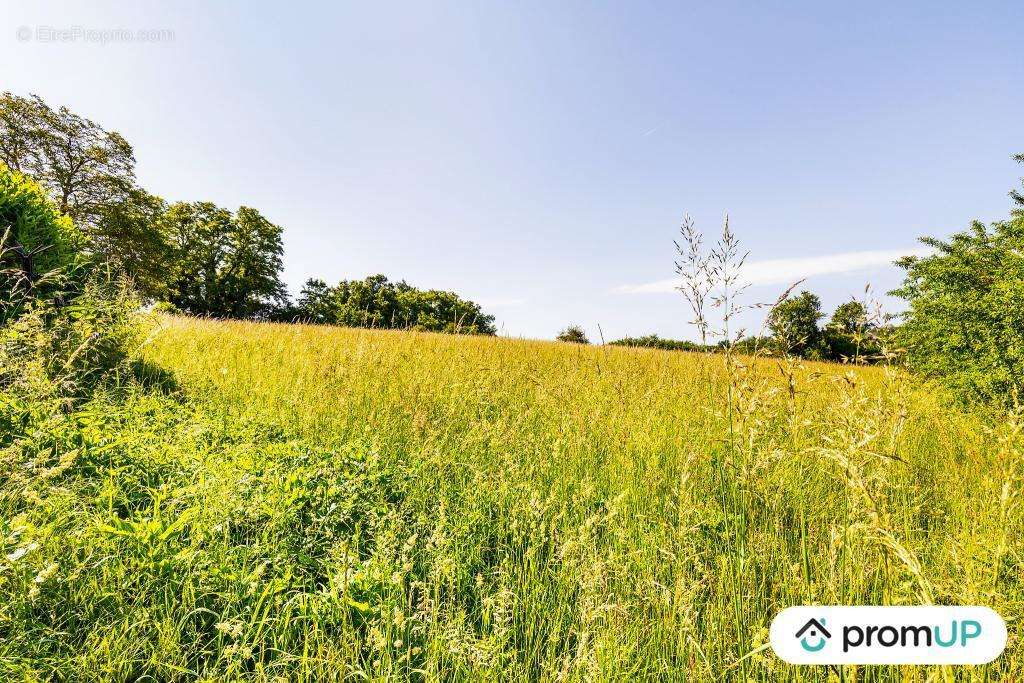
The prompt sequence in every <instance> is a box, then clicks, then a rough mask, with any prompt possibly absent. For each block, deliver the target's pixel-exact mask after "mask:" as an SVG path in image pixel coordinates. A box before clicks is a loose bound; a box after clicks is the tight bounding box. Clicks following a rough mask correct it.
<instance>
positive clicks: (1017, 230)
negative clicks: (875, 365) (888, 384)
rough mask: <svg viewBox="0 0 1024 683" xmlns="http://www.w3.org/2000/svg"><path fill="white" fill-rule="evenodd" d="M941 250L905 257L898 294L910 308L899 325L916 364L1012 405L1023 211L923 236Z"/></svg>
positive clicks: (1023, 314)
mask: <svg viewBox="0 0 1024 683" xmlns="http://www.w3.org/2000/svg"><path fill="white" fill-rule="evenodd" d="M921 241H922V242H923V243H925V244H927V245H929V246H931V247H934V248H935V250H936V253H935V254H933V255H931V256H927V257H924V258H916V257H906V258H904V259H901V260H900V261H899V262H898V263H899V265H900V266H901V267H902V268H904V269H905V270H906V271H907V275H906V279H905V280H904V282H903V286H902V287H901V288H899V289H897V290H895V291H894V292H892V293H893V294H894V295H896V296H899V297H902V298H904V299H906V300H907V302H908V303H909V305H910V308H909V310H908V311H907V312H906V313H905V314H904V322H903V324H902V325H901V326H899V327H898V328H897V329H896V333H895V334H896V340H897V342H898V343H899V344H900V345H901V346H902V347H903V348H904V349H905V350H906V359H907V362H908V364H909V365H910V367H911V368H913V369H915V370H917V371H919V372H921V373H922V374H924V375H925V376H927V377H932V378H936V379H938V380H941V381H942V382H943V383H944V384H946V385H947V386H949V387H950V388H951V389H952V390H953V391H954V392H955V393H956V395H957V396H959V397H960V398H962V399H964V400H966V401H972V402H975V401H977V402H986V403H994V404H997V405H1002V406H1012V405H1014V404H1016V403H1019V401H1020V399H1021V398H1022V395H1021V390H1022V385H1024V306H1022V305H1021V302H1022V301H1024V216H1017V217H1015V218H1013V219H1011V220H1008V221H1003V222H997V223H993V224H992V225H991V226H989V227H986V226H985V225H984V224H982V223H980V222H975V223H974V224H973V225H972V226H971V229H970V230H968V231H965V232H960V233H957V234H955V235H953V236H952V237H951V238H950V239H949V240H948V241H941V240H938V239H934V238H927V237H926V238H922V240H921Z"/></svg>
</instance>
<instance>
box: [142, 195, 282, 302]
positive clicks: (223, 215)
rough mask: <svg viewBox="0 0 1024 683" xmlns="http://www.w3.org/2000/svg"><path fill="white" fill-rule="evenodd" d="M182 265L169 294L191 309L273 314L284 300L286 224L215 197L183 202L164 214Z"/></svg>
mask: <svg viewBox="0 0 1024 683" xmlns="http://www.w3.org/2000/svg"><path fill="white" fill-rule="evenodd" d="M161 229H162V230H164V231H166V234H167V235H168V236H169V238H170V240H171V243H172V245H173V249H174V255H175V260H176V262H177V264H178V267H177V269H176V271H175V273H174V277H173V279H172V280H171V282H170V284H169V286H168V299H169V301H170V302H171V303H172V304H174V305H175V306H177V307H179V308H180V309H182V310H184V311H188V312H189V313H194V314H198V315H211V316H215V317H225V318H252V317H259V316H264V317H265V316H269V315H271V314H272V313H273V312H274V311H275V310H276V309H277V308H278V307H280V306H281V305H282V304H283V303H284V301H285V288H284V284H283V283H282V282H281V279H280V273H281V269H282V262H281V257H282V254H283V253H284V247H283V245H282V243H281V227H280V226H279V225H275V224H273V223H271V222H270V221H268V220H267V219H266V218H264V217H263V216H262V215H260V213H259V212H258V211H256V209H252V208H249V207H246V206H243V207H241V208H240V209H239V210H238V211H237V212H236V213H235V214H233V215H232V213H231V212H230V211H228V210H227V209H222V208H220V207H218V206H215V205H214V204H211V203H210V202H193V203H184V202H179V203H177V204H174V205H172V206H171V207H170V208H169V209H168V210H167V212H166V214H165V215H164V218H163V220H162V225H161Z"/></svg>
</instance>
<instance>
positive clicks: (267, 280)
mask: <svg viewBox="0 0 1024 683" xmlns="http://www.w3.org/2000/svg"><path fill="white" fill-rule="evenodd" d="M0 163H3V164H4V165H6V166H7V167H8V168H10V169H11V170H13V171H15V172H18V173H23V174H25V175H27V176H29V177H31V178H32V179H34V180H35V181H36V182H37V183H39V185H40V186H41V187H42V188H43V189H44V190H45V192H46V193H47V195H48V196H49V198H50V199H51V200H52V201H53V203H54V204H55V206H56V209H57V210H58V211H59V212H60V213H61V214H65V215H67V216H68V217H70V219H71V220H72V222H73V223H74V225H75V226H76V227H77V229H78V230H80V231H81V232H82V233H83V236H84V238H85V239H86V243H85V244H84V245H83V249H84V250H85V251H88V252H90V253H92V254H94V255H95V256H97V257H98V258H99V259H100V260H102V261H103V262H105V263H106V264H108V265H109V267H111V268H114V269H116V270H118V271H119V272H121V273H123V274H124V275H126V276H127V277H129V278H130V279H131V281H132V282H133V285H134V287H135V289H136V290H137V291H138V293H139V294H140V295H141V296H142V297H143V298H144V299H145V300H147V301H149V302H152V303H156V302H159V303H161V304H162V305H164V306H166V307H168V308H170V309H171V310H179V311H183V312H187V313H191V314H195V315H208V316H214V317H223V318H255V319H269V320H289V321H294V320H300V321H308V322H324V323H337V324H343V325H353V326H366V327H406V328H414V329H421V330H427V331H438V332H453V333H467V334H494V333H495V328H494V318H493V316H488V315H486V314H484V313H483V312H482V311H481V309H480V306H478V305H477V304H475V303H473V302H471V301H467V300H465V299H462V298H460V297H459V296H458V295H457V294H455V293H453V292H446V291H440V290H433V289H431V290H421V289H417V288H415V287H412V286H411V285H409V284H407V283H405V282H404V281H403V282H398V283H391V282H388V281H387V278H385V277H384V276H382V275H374V276H371V277H368V278H366V279H365V280H363V281H347V280H346V281H342V282H340V283H338V285H336V286H334V287H328V286H327V285H326V284H325V283H323V281H321V280H316V279H312V280H310V281H308V282H307V283H306V287H305V288H304V289H303V293H302V296H301V297H300V298H299V299H298V300H297V301H294V302H293V301H291V300H290V298H289V296H288V292H287V289H286V288H285V285H284V283H283V282H282V280H281V272H282V269H283V260H282V259H283V256H284V246H283V243H282V239H281V235H282V228H281V226H280V225H277V224H275V223H273V222H271V221H270V220H268V219H267V218H266V217H265V216H263V215H262V214H261V213H260V212H259V211H258V210H257V209H255V208H252V207H248V206H242V207H239V208H238V209H237V210H236V211H231V210H229V209H225V208H223V207H219V206H217V205H215V204H213V203H211V202H206V201H194V202H185V201H179V202H173V203H168V202H167V201H166V200H164V199H163V198H161V197H159V196H156V195H154V194H152V193H150V192H148V191H146V190H145V189H144V188H143V187H141V186H140V185H139V183H138V182H137V180H136V177H135V156H134V150H133V148H132V146H131V145H130V144H129V143H128V141H127V140H125V139H124V138H123V137H122V136H121V135H120V134H118V133H117V132H113V131H108V130H106V129H104V128H103V127H102V126H100V125H99V124H97V123H96V122H94V121H92V120H90V119H88V118H85V117H83V116H80V115H78V114H76V113H74V112H72V111H70V110H69V109H67V108H66V107H58V108H56V109H54V108H52V107H50V106H49V105H48V104H47V103H46V102H44V101H43V100H42V99H41V98H39V97H37V96H35V95H32V96H29V97H20V96H17V95H14V94H12V93H10V92H5V93H3V95H2V96H0ZM17 239H18V235H15V234H14V233H11V234H9V235H8V236H7V237H6V238H5V240H7V241H10V242H12V245H11V247H12V248H16V247H15V246H14V242H17ZM19 244H20V243H19ZM6 246H8V245H7V244H6V242H5V247H6ZM22 246H23V245H22ZM24 254H25V255H24V259H23V260H24V264H23V265H24V267H25V268H27V269H29V270H34V269H37V268H39V267H41V264H37V263H35V262H36V261H40V260H42V261H45V260H46V258H45V257H44V256H42V255H41V254H37V253H31V252H30V251H29V250H25V252H24Z"/></svg>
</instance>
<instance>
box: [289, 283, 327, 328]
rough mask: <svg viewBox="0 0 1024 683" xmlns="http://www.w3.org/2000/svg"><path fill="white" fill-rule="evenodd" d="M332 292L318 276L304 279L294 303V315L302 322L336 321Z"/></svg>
mask: <svg viewBox="0 0 1024 683" xmlns="http://www.w3.org/2000/svg"><path fill="white" fill-rule="evenodd" d="M333 293H334V290H333V288H332V287H331V286H330V285H328V284H327V283H326V282H324V281H323V280H321V279H319V278H310V279H308V280H306V284H304V285H303V286H302V291H301V292H300V293H299V300H298V301H297V302H296V304H295V309H296V310H295V312H294V314H295V316H296V317H297V318H299V319H300V320H302V321H303V322H310V323H321V324H323V323H326V324H332V323H337V322H338V320H337V316H336V315H335V311H334V302H333Z"/></svg>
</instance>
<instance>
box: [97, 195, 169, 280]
mask: <svg viewBox="0 0 1024 683" xmlns="http://www.w3.org/2000/svg"><path fill="white" fill-rule="evenodd" d="M166 211H167V203H166V202H164V200H163V199H161V198H160V197H157V196H155V195H151V194H149V193H148V192H146V191H145V190H143V189H142V188H138V187H136V188H132V189H131V190H129V191H128V193H127V194H126V195H125V197H124V198H123V199H122V200H120V201H117V202H113V203H110V204H107V205H105V206H103V207H102V208H101V212H100V215H99V217H98V218H97V221H96V223H95V225H94V226H93V229H92V238H93V244H94V245H95V247H96V249H97V250H98V251H99V253H101V254H103V255H105V256H106V257H107V259H108V260H109V261H110V262H111V263H113V264H114V265H115V266H117V267H118V268H119V269H120V270H121V271H123V272H124V273H126V274H127V275H129V276H130V277H131V279H132V281H133V283H134V285H135V287H136V289H137V290H138V292H139V294H141V295H142V296H143V297H144V298H147V299H151V300H159V299H163V298H166V296H167V286H168V284H169V280H170V278H171V276H172V275H173V273H174V272H175V264H174V249H173V248H172V245H171V243H170V240H169V239H168V236H167V234H166V231H165V229H164V222H163V216H164V213H165V212H166Z"/></svg>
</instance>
